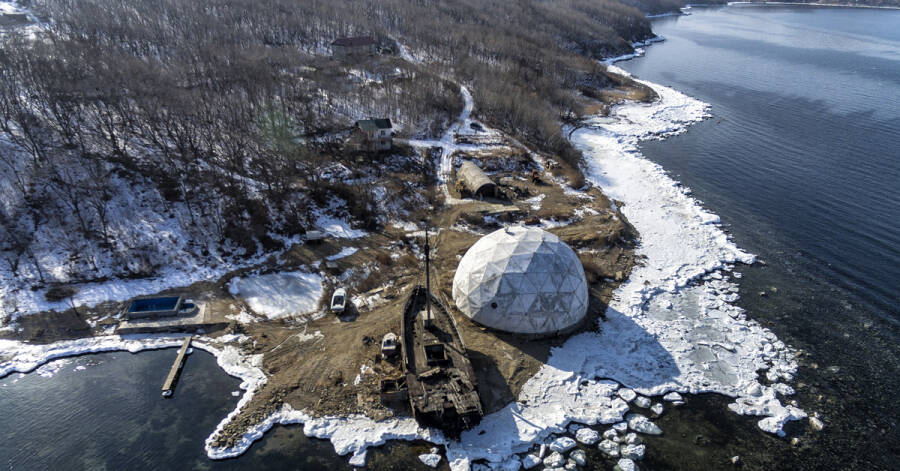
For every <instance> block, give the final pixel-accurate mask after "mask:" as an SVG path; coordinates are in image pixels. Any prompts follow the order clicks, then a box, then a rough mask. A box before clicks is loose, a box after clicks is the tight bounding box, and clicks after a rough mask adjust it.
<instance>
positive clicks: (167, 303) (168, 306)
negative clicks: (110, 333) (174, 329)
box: [128, 296, 181, 312]
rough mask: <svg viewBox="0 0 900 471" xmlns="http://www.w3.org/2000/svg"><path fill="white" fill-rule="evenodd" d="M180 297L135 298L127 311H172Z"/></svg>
mask: <svg viewBox="0 0 900 471" xmlns="http://www.w3.org/2000/svg"><path fill="white" fill-rule="evenodd" d="M180 299H181V298H180V297H178V296H169V297H163V298H143V299H135V300H134V301H132V303H131V307H129V308H128V312H149V311H174V310H175V308H176V307H177V306H178V301H179V300H180Z"/></svg>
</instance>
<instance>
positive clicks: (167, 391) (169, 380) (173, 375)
mask: <svg viewBox="0 0 900 471" xmlns="http://www.w3.org/2000/svg"><path fill="white" fill-rule="evenodd" d="M193 338H194V337H193V336H189V337H187V338H185V339H184V343H183V344H181V348H180V349H178V356H176V357H175V363H173V364H172V369H171V370H169V376H167V377H166V382H165V383H163V387H162V395H163V396H164V397H169V396H171V395H172V391H174V389H175V383H176V382H178V375H179V373H181V367H182V366H184V357H185V355H187V351H188V348H190V346H191V340H192V339H193Z"/></svg>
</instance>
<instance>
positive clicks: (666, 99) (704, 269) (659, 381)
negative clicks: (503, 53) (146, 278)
mask: <svg viewBox="0 0 900 471" xmlns="http://www.w3.org/2000/svg"><path fill="white" fill-rule="evenodd" d="M613 67H614V66H613ZM616 71H617V72H619V73H625V72H624V71H622V70H621V69H618V70H616ZM643 83H645V84H646V85H648V86H650V87H651V88H653V89H654V90H655V91H656V92H657V94H658V95H659V97H660V99H659V100H658V101H657V102H654V103H651V104H639V103H626V104H623V105H619V106H616V107H614V108H613V111H612V114H611V115H610V117H609V118H604V119H593V120H588V124H589V125H591V127H590V128H583V129H579V130H577V131H574V132H573V133H572V140H573V143H575V144H576V145H577V146H578V147H579V148H581V149H582V150H584V151H585V154H586V156H587V157H588V159H587V169H586V170H587V172H586V173H587V174H588V177H589V179H590V180H591V182H592V183H594V184H596V185H599V186H600V187H601V188H602V189H603V191H604V192H605V193H606V194H607V195H608V196H609V197H610V198H611V199H614V200H617V201H619V202H621V203H624V205H622V211H623V212H624V213H625V214H626V216H627V217H628V218H629V220H630V221H631V223H632V224H633V225H634V226H635V227H636V228H637V229H638V231H639V232H640V234H641V236H642V238H641V242H640V246H639V253H640V254H641V255H644V256H645V257H646V260H647V262H646V264H645V265H643V266H640V267H637V268H636V269H635V271H634V272H633V273H632V276H631V278H630V279H629V280H628V281H627V282H626V283H625V284H623V285H622V286H620V287H619V289H618V290H617V291H616V294H615V296H614V299H613V301H612V302H611V303H610V306H609V310H608V312H607V321H606V322H602V323H601V324H600V325H599V328H600V331H599V332H592V333H585V334H580V335H577V336H574V337H572V338H570V339H568V340H567V341H566V343H565V344H564V345H563V346H561V347H559V348H557V349H554V351H553V352H552V354H551V357H550V359H549V361H548V364H547V365H545V366H544V367H543V368H542V369H541V370H540V371H539V372H538V373H537V374H536V375H535V376H534V377H533V378H532V379H531V380H529V381H528V382H527V383H526V385H525V386H524V387H523V390H522V393H521V394H520V396H519V398H518V401H517V402H515V403H512V404H510V405H508V406H507V407H506V408H504V409H502V410H500V411H498V412H496V413H494V414H491V415H489V416H487V417H485V420H484V421H483V422H482V424H481V425H479V426H478V427H477V428H476V429H474V430H472V431H469V432H467V433H465V434H463V436H462V437H461V440H460V441H459V442H448V441H447V440H445V438H444V437H443V436H442V435H440V433H438V432H435V431H430V430H424V429H421V428H420V427H418V425H417V424H416V423H415V422H414V421H413V420H412V419H408V418H407V419H391V420H387V421H381V422H375V421H374V420H372V419H369V418H367V417H364V416H361V415H352V416H349V417H319V418H313V417H310V416H309V415H308V414H306V413H304V412H303V411H297V410H294V409H292V408H290V407H289V406H285V407H283V408H282V409H281V410H279V411H278V412H276V413H275V414H273V415H271V416H269V417H268V418H267V419H265V420H264V421H263V422H262V423H260V424H257V425H256V426H254V427H252V428H251V429H250V430H248V431H246V432H245V433H244V434H243V436H242V437H241V439H240V440H239V442H238V443H237V445H235V446H234V447H231V448H216V447H213V446H212V443H213V440H214V438H215V437H216V436H217V435H218V434H219V432H221V430H223V428H224V426H225V425H226V424H227V423H228V422H229V421H230V420H232V419H233V418H234V417H235V416H236V415H237V414H238V413H239V412H240V410H241V409H242V408H243V407H244V406H245V405H246V404H247V403H248V402H249V400H250V398H251V397H252V396H253V394H254V392H255V391H256V390H257V389H258V388H259V387H260V386H261V385H262V384H264V383H265V381H266V378H265V375H264V374H263V372H262V370H261V368H260V365H261V358H260V357H258V356H244V355H241V354H240V351H239V350H238V348H237V347H235V346H233V345H221V346H217V345H218V344H215V341H213V340H212V339H208V338H202V339H200V341H199V342H198V343H197V346H198V347H199V348H202V349H204V350H206V351H208V352H210V353H212V354H213V355H215V356H216V358H217V361H218V363H219V365H220V366H221V367H222V368H223V369H224V370H225V371H226V373H228V374H230V375H232V376H236V377H238V378H240V379H241V380H242V381H243V383H242V385H241V387H242V389H244V391H245V392H244V394H243V396H242V397H241V400H240V401H239V402H238V405H237V407H236V408H235V409H234V410H233V411H232V412H231V413H229V414H228V415H227V416H226V417H225V418H224V419H223V420H222V421H221V422H220V423H219V425H218V426H217V427H216V429H215V430H214V431H213V432H212V434H211V435H210V437H209V438H208V439H207V440H206V452H207V455H208V456H209V457H210V458H213V459H222V458H229V457H234V456H238V455H240V454H242V453H244V452H245V451H246V450H247V449H248V448H249V447H250V446H251V445H252V443H253V442H254V441H255V440H257V439H258V438H260V437H261V436H262V435H263V434H264V433H265V431H267V430H268V429H269V428H271V427H272V426H273V425H275V424H298V423H303V424H304V433H305V434H306V435H308V436H311V437H316V438H323V439H329V440H331V441H332V444H333V445H334V447H335V451H336V452H337V453H338V454H340V455H345V454H351V459H350V463H351V464H354V465H362V464H364V463H365V457H366V450H367V449H368V448H369V447H371V446H378V445H380V444H383V443H384V442H385V441H387V440H393V439H402V440H415V439H423V440H426V441H430V442H432V443H435V444H440V445H445V446H446V448H447V457H448V460H450V462H451V467H452V468H453V469H454V470H458V469H468V468H469V465H470V464H471V463H472V461H473V460H476V459H484V460H487V461H488V462H489V463H492V464H494V465H497V466H516V464H517V462H518V461H519V458H518V456H517V454H518V453H524V452H527V451H529V449H531V448H532V447H534V446H535V445H536V444H540V443H542V442H544V441H546V440H548V439H549V438H550V436H551V434H554V433H563V432H564V431H565V427H566V426H567V425H568V424H569V423H570V422H578V423H582V424H591V425H593V424H612V423H616V422H620V421H622V420H623V419H624V418H625V415H626V413H627V412H628V411H629V410H630V406H629V404H628V401H626V400H624V399H623V397H621V396H623V394H622V393H620V390H622V388H623V386H624V387H628V388H631V389H633V390H636V391H637V392H639V393H641V394H643V395H646V396H661V395H663V394H666V393H669V392H683V393H700V392H717V393H720V394H724V395H727V396H729V397H732V398H735V402H734V403H732V404H731V405H729V408H731V409H732V410H733V411H734V412H736V413H740V414H748V415H759V416H763V419H762V420H760V421H759V426H760V428H762V429H763V430H766V431H768V432H771V433H780V432H781V427H782V425H783V424H784V423H785V422H786V421H788V420H795V419H799V418H802V417H805V415H806V414H805V412H803V411H802V410H800V409H797V408H796V407H793V406H790V405H789V406H784V405H783V404H782V403H781V400H780V397H782V396H784V395H787V394H790V393H791V392H792V390H791V389H790V386H789V385H788V384H787V382H788V381H790V380H791V378H792V376H793V374H794V372H795V370H796V362H795V360H794V356H793V352H792V351H791V350H790V348H789V347H787V346H786V345H784V343H782V342H780V341H779V340H778V339H777V338H775V336H774V334H772V333H771V332H770V331H768V330H767V329H764V328H763V327H761V326H760V325H759V324H757V323H755V322H754V321H751V320H748V319H747V318H746V317H745V316H744V313H743V311H742V310H741V309H740V308H738V307H737V306H735V305H734V304H733V303H734V302H735V301H736V300H737V294H736V292H737V289H736V285H735V284H734V283H733V282H732V281H728V272H730V271H731V270H732V269H733V264H735V263H752V261H753V256H752V255H750V254H747V253H746V252H744V251H742V250H740V249H739V248H738V247H737V246H735V245H734V244H733V243H732V242H731V241H730V240H728V237H727V236H726V235H725V234H724V232H722V231H721V229H720V228H719V227H718V226H717V225H716V223H717V222H718V218H717V217H716V216H715V215H713V214H712V213H709V212H707V211H705V210H703V209H702V208H701V207H700V206H699V204H697V202H696V201H694V200H693V199H692V198H691V197H690V195H689V194H688V192H686V191H685V190H684V189H683V188H681V187H680V186H679V185H678V184H677V182H675V181H674V180H672V179H671V178H670V177H669V176H668V175H667V174H666V172H665V170H664V169H663V168H662V167H660V166H659V165H656V164H654V163H652V162H650V161H648V160H647V159H645V158H644V157H643V156H642V155H640V153H639V150H638V149H637V143H638V142H639V141H640V140H644V139H662V138H665V137H668V136H671V135H674V134H678V133H681V132H684V131H685V130H687V128H688V126H690V124H692V123H695V122H697V121H700V120H702V119H704V118H705V117H706V116H707V110H708V105H706V104H704V103H702V102H700V101H698V100H695V99H693V98H690V97H687V96H686V95H683V94H681V93H679V92H677V91H675V90H672V89H670V88H667V87H662V86H659V85H656V84H652V83H649V82H643ZM228 340H229V341H239V340H240V339H236V338H232V339H228ZM4 342H5V343H0V353H7V354H9V353H11V351H10V350H11V349H13V350H15V348H13V347H21V348H22V351H21V352H15V353H12V360H10V361H8V362H6V363H3V364H0V376H5V375H6V374H9V373H11V372H13V371H20V372H25V371H30V370H32V369H34V368H36V367H37V366H40V364H42V363H45V362H47V361H50V360H52V359H55V358H60V357H63V356H73V355H80V354H84V353H92V352H97V351H111V350H127V351H132V352H136V351H140V350H146V349H154V348H168V347H171V346H175V345H177V344H178V342H179V338H178V337H151V336H141V337H137V336H131V337H118V336H108V337H95V338H90V339H80V340H75V341H64V342H57V343H54V344H50V345H45V346H33V345H27V344H21V343H18V342H16V343H18V344H19V345H18V346H15V345H11V344H10V342H9V341H4ZM633 345H640V348H638V349H636V351H632V350H634V349H633V348H632V347H633ZM585 352H587V353H585ZM4 356H5V355H4ZM757 370H764V371H766V372H767V373H766V375H767V379H768V381H769V382H771V383H774V384H773V385H772V386H769V385H764V384H762V382H760V381H759V378H758V377H757ZM605 378H613V379H615V381H610V380H609V379H605ZM625 396H626V397H628V396H627V394H626V395H625Z"/></svg>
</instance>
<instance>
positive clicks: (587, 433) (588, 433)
mask: <svg viewBox="0 0 900 471" xmlns="http://www.w3.org/2000/svg"><path fill="white" fill-rule="evenodd" d="M575 439H576V440H578V443H583V444H585V445H593V444H594V443H597V442H598V441H599V440H600V432H598V431H596V430H594V429H591V428H587V427H585V428H582V429H579V430H578V431H577V432H575Z"/></svg>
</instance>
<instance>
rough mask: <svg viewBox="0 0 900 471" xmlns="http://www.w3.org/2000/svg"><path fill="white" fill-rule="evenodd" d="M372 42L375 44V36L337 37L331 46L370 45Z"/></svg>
mask: <svg viewBox="0 0 900 471" xmlns="http://www.w3.org/2000/svg"><path fill="white" fill-rule="evenodd" d="M373 44H375V38H373V37H372V36H357V37H354V38H337V39H335V40H334V41H333V42H332V43H331V45H332V46H344V47H352V46H371V45H373Z"/></svg>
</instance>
